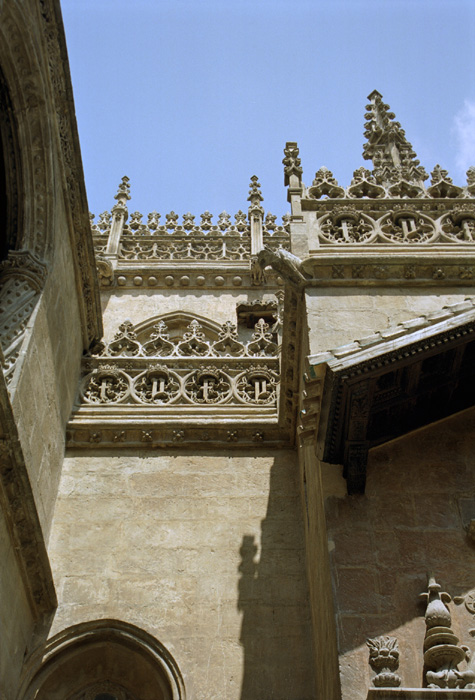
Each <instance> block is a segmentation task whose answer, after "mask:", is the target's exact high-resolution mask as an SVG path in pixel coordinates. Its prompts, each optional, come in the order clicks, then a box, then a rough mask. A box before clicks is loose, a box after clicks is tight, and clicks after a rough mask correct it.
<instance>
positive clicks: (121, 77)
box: [61, 0, 475, 218]
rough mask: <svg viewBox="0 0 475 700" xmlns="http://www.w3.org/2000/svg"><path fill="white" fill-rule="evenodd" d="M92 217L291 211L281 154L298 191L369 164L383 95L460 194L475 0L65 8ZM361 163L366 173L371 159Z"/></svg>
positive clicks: (125, 0)
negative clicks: (291, 166) (121, 199)
mask: <svg viewBox="0 0 475 700" xmlns="http://www.w3.org/2000/svg"><path fill="white" fill-rule="evenodd" d="M61 6H62V11H63V20H64V25H65V31H66V39H67V44H68V52H69V59H70V66H71V75H72V82H73V89H74V97H75V103H76V113H77V119H78V127H79V136H80V140H81V149H82V157H83V164H84V171H85V177H86V187H87V192H88V198H89V206H90V209H91V211H93V212H94V213H95V214H96V215H97V214H99V213H100V212H101V211H103V210H104V209H110V208H111V206H112V205H113V204H114V199H113V197H114V194H115V193H116V191H117V185H118V183H119V181H120V178H121V177H122V175H128V176H129V178H130V180H131V189H132V200H131V202H130V204H129V206H130V211H134V210H136V209H137V210H139V211H141V212H142V213H144V214H145V213H148V212H149V211H152V210H154V209H155V210H157V211H159V212H161V213H162V215H164V214H165V213H167V212H169V211H171V210H174V211H176V212H177V213H179V214H183V213H185V212H187V211H191V213H193V214H195V215H196V216H197V218H198V217H199V214H201V213H202V212H204V211H205V210H209V211H211V212H212V213H213V214H214V215H215V216H216V215H217V214H219V213H220V212H221V211H223V210H226V211H228V212H229V213H231V214H234V213H235V212H236V211H237V210H238V209H244V210H246V208H247V206H248V203H247V196H248V186H249V180H250V177H251V175H254V174H256V175H257V176H258V177H259V179H260V181H261V184H262V191H263V195H264V207H265V209H266V210H270V211H272V212H273V213H275V214H278V215H282V214H284V213H285V212H286V211H287V210H288V204H287V201H286V192H285V189H284V186H283V169H282V163H281V161H282V157H283V148H284V145H285V142H286V141H297V142H298V144H299V147H300V155H301V158H302V166H303V168H304V176H303V179H304V182H305V183H306V184H307V185H310V184H311V181H312V179H313V177H314V174H315V171H316V170H317V169H318V168H320V167H321V166H322V165H325V166H326V167H328V168H329V169H330V170H332V171H333V173H334V175H335V177H336V178H337V179H338V180H339V182H340V184H342V185H343V186H346V185H348V184H349V182H350V180H351V176H352V172H353V171H354V170H355V169H356V168H358V167H359V166H361V165H363V164H365V162H364V161H363V159H362V156H361V151H362V144H363V135H362V132H363V123H364V111H365V104H366V102H367V100H366V97H367V95H368V94H369V93H370V92H371V91H372V90H373V89H377V90H379V91H380V92H381V93H382V94H383V97H384V99H385V101H386V102H388V103H389V104H390V105H391V108H392V110H393V111H394V112H395V113H396V117H397V119H398V120H399V121H400V122H401V124H402V126H403V128H404V129H405V131H406V135H407V137H408V139H409V140H410V141H411V143H412V144H413V146H414V149H415V151H416V152H417V154H418V157H419V159H420V160H421V163H422V164H423V165H424V166H425V168H426V170H427V171H428V172H430V170H432V168H433V166H434V165H435V164H436V163H440V164H441V165H442V166H443V167H444V168H446V169H448V170H449V174H450V175H451V176H452V177H453V180H454V182H455V183H456V184H463V183H464V182H465V171H466V169H467V167H468V166H469V165H470V164H475V80H474V78H475V0H332V1H331V2H330V1H329V0H311V1H310V0H62V2H61ZM366 165H367V167H371V164H369V165H368V164H367V163H366Z"/></svg>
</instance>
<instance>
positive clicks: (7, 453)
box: [0, 377, 57, 620]
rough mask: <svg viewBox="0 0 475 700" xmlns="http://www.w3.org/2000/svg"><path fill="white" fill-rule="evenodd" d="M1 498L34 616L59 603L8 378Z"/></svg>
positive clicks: (0, 389)
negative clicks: (13, 411) (16, 422)
mask: <svg viewBox="0 0 475 700" xmlns="http://www.w3.org/2000/svg"><path fill="white" fill-rule="evenodd" d="M0 434H1V436H2V437H1V438H0V502H1V506H2V511H3V512H4V514H5V518H6V521H7V525H8V528H9V530H10V533H11V535H12V540H13V549H14V552H15V556H16V558H17V561H18V565H19V569H20V572H21V576H22V578H23V582H24V586H25V590H26V593H27V598H28V600H29V603H30V606H31V609H32V613H33V617H34V618H35V619H36V620H38V619H39V618H40V617H42V616H44V615H48V614H50V613H51V612H52V611H53V610H54V609H55V607H56V604H57V600H56V593H55V589H54V583H53V576H52V572H51V567H50V563H49V558H48V554H47V550H46V545H45V542H44V539H43V533H42V529H41V525H40V522H39V519H38V514H37V510H36V505H35V502H34V497H33V493H32V491H31V486H30V481H29V478H28V473H27V469H26V465H25V461H24V457H23V453H22V449H21V445H20V441H19V438H18V431H17V428H16V424H15V419H14V417H13V413H12V408H11V404H10V400H9V398H8V391H7V387H6V384H5V380H4V379H3V377H2V378H0Z"/></svg>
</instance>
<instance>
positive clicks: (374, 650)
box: [366, 637, 401, 688]
mask: <svg viewBox="0 0 475 700" xmlns="http://www.w3.org/2000/svg"><path fill="white" fill-rule="evenodd" d="M366 644H367V645H368V649H369V664H370V666H371V668H372V669H373V671H375V673H376V675H375V676H374V678H373V685H374V686H375V687H376V688H397V687H398V686H399V685H401V677H400V676H399V675H398V674H397V673H396V671H397V670H398V668H399V646H398V641H397V639H396V637H376V638H375V639H367V640H366Z"/></svg>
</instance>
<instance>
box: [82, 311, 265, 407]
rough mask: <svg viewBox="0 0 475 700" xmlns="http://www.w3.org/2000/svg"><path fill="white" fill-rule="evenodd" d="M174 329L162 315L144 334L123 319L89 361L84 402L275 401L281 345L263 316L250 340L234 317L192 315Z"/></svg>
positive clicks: (83, 395)
mask: <svg viewBox="0 0 475 700" xmlns="http://www.w3.org/2000/svg"><path fill="white" fill-rule="evenodd" d="M173 332H174V334H173V337H172V334H171V332H170V330H169V328H168V326H167V324H166V323H165V321H164V320H163V319H160V320H159V321H157V322H156V323H155V324H154V325H153V326H151V327H148V328H146V329H145V330H141V331H140V332H138V331H137V329H136V328H135V327H134V326H133V325H132V323H131V322H130V321H124V322H123V323H122V324H121V325H120V326H119V329H118V330H117V332H116V333H115V336H114V338H113V339H112V340H111V341H110V342H109V343H103V342H100V343H97V344H96V345H95V347H94V348H93V349H92V350H91V352H90V354H89V355H88V356H87V357H86V358H85V359H84V375H85V376H84V377H83V379H82V382H81V387H80V401H81V403H83V404H90V405H91V404H92V405H106V404H124V403H127V404H147V405H150V406H151V405H155V406H164V405H177V404H195V405H211V404H230V403H233V404H237V405H239V404H247V405H254V406H261V405H262V406H264V405H265V406H273V405H275V404H276V401H277V386H278V383H279V358H278V350H279V348H278V345H277V342H276V340H277V337H276V332H275V330H273V329H272V330H271V329H270V326H269V324H268V323H266V322H265V320H264V319H263V318H260V319H259V320H258V321H257V323H256V324H255V325H254V330H253V332H252V333H251V336H250V338H249V336H248V339H247V340H241V339H240V338H239V336H238V333H237V328H236V325H235V324H233V323H231V322H230V321H227V322H226V323H224V324H222V325H221V326H220V327H218V328H217V330H216V329H214V330H211V329H210V328H207V327H206V326H203V325H202V323H200V322H199V321H198V319H196V318H193V319H192V320H191V321H190V322H189V323H188V324H187V325H186V327H185V328H179V329H178V330H177V329H176V328H174V331H173Z"/></svg>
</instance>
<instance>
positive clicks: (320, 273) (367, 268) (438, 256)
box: [301, 245, 475, 287]
mask: <svg viewBox="0 0 475 700" xmlns="http://www.w3.org/2000/svg"><path fill="white" fill-rule="evenodd" d="M301 267H302V270H303V272H304V273H306V275H307V276H308V279H307V281H306V282H305V286H307V287H318V286H327V285H328V286H330V285H331V286H332V287H348V286H363V287H364V286H366V287H367V286H372V287H374V286H381V287H394V286H398V287H401V286H408V287H417V286H424V287H427V286H428V285H429V286H435V287H450V286H453V287H461V286H463V287H471V286H474V285H475V249H474V247H473V246H470V245H457V246H430V247H428V246H423V245H414V246H400V247H399V246H398V247H397V248H396V247H394V248H389V249H388V246H376V245H374V246H367V247H362V246H356V245H354V246H349V245H348V246H340V247H336V246H326V247H324V248H321V249H319V250H318V252H313V253H312V254H311V255H310V256H309V257H307V258H305V259H304V260H303V261H302V266H301Z"/></svg>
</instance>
